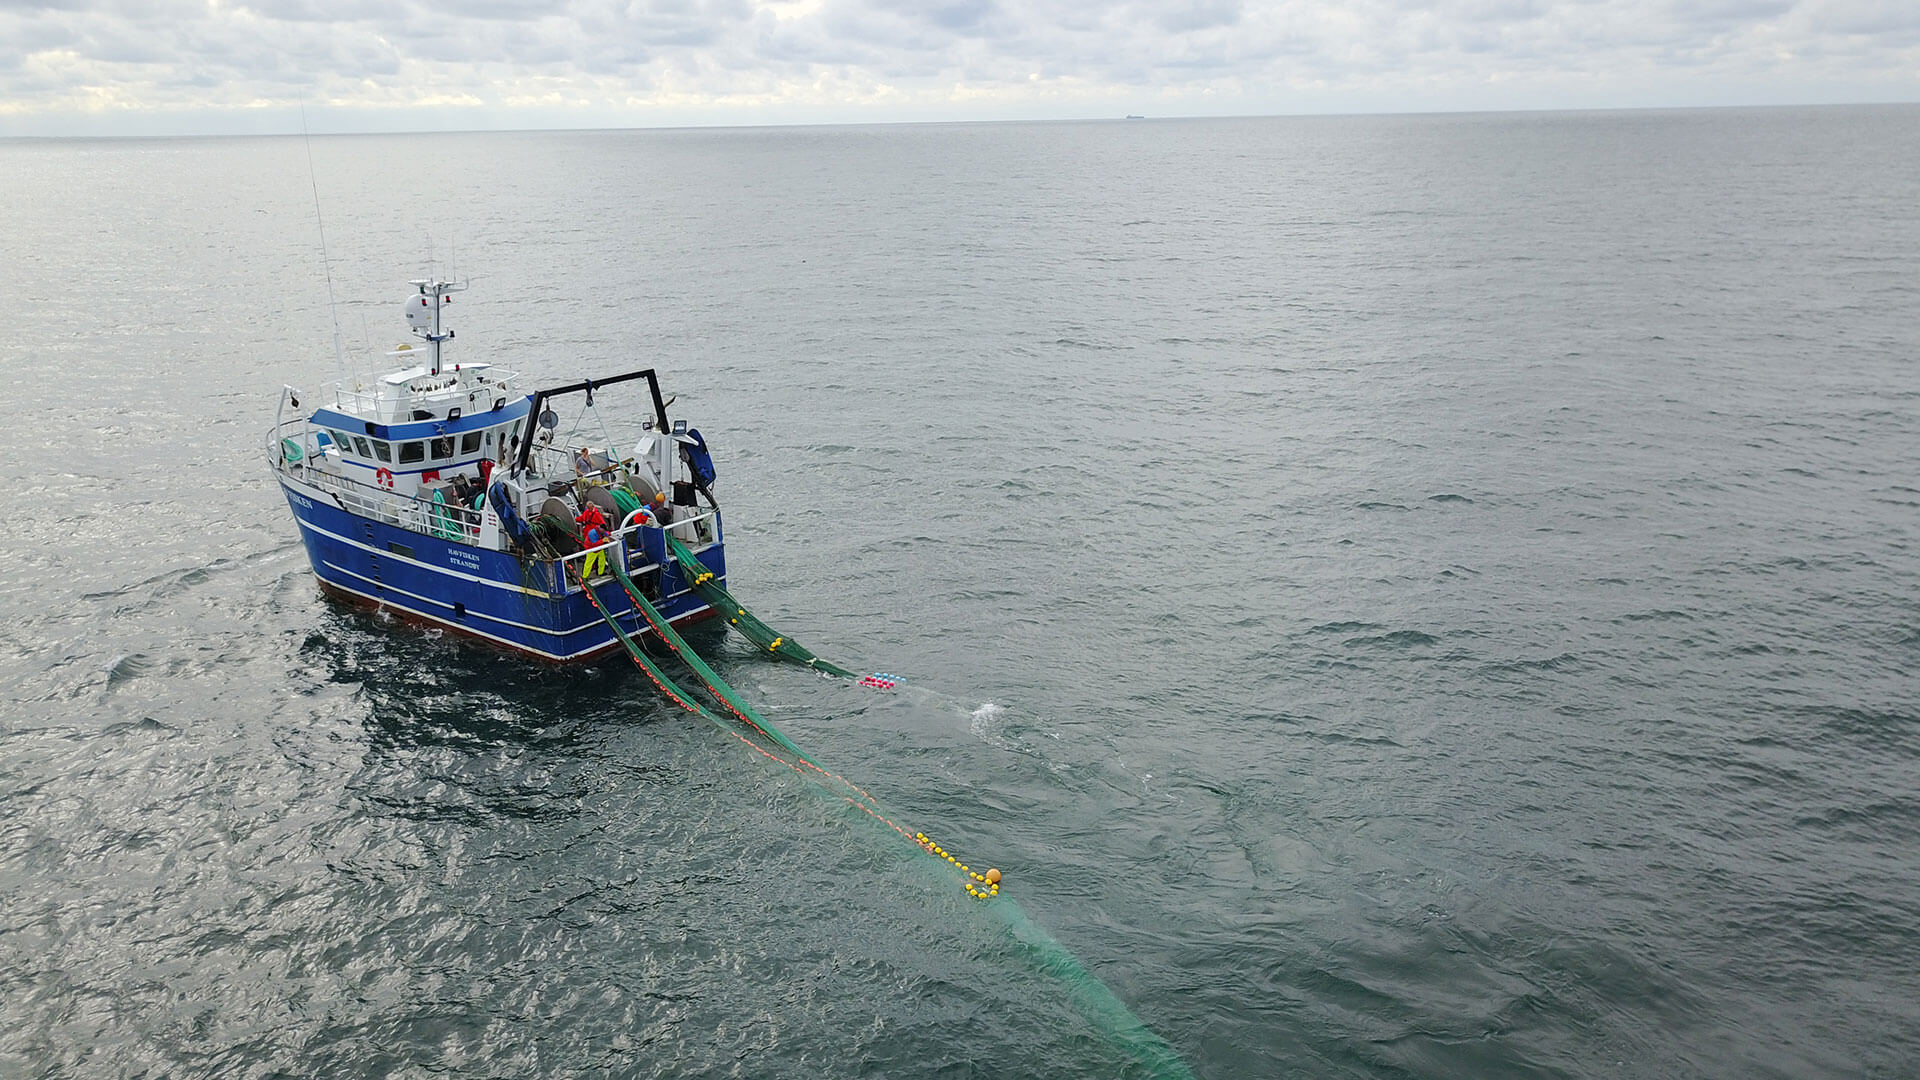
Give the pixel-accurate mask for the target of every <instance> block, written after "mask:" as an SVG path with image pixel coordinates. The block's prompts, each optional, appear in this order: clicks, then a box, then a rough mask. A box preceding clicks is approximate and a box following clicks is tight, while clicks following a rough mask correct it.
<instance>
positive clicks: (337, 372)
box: [300, 101, 347, 382]
mask: <svg viewBox="0 0 1920 1080" xmlns="http://www.w3.org/2000/svg"><path fill="white" fill-rule="evenodd" d="M300 139H301V141H302V142H304V143H305V144H306V147H307V184H308V186H309V187H311V188H313V222H314V224H315V225H317V226H318V227H319V229H320V265H321V266H322V267H323V268H324V269H325V270H326V272H327V316H328V317H329V318H331V319H332V320H333V367H334V377H335V378H338V379H339V380H340V381H341V382H345V381H346V379H347V354H346V352H345V351H343V350H342V349H341V348H340V308H339V306H338V305H336V304H335V303H334V300H333V260H332V259H329V258H328V257H327V222H326V219H325V218H323V217H321V216H320V181H319V180H318V179H317V178H316V177H315V176H314V171H313V136H312V135H311V134H309V133H308V132H307V103H306V102H304V101H303V102H301V103H300Z"/></svg>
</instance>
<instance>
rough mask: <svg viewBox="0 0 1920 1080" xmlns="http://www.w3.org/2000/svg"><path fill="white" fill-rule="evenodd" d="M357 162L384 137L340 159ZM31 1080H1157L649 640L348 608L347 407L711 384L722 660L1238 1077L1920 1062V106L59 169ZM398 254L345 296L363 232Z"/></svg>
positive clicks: (42, 468)
mask: <svg viewBox="0 0 1920 1080" xmlns="http://www.w3.org/2000/svg"><path fill="white" fill-rule="evenodd" d="M309 161H311V164H310V163H309ZM0 190H4V191H5V192H6V195H5V196H4V199H3V200H0V206H4V210H5V213H4V220H5V227H4V229H0V314H4V316H5V325H6V332H5V334H4V336H0V357H4V361H5V366H6V372H7V376H8V378H7V382H6V389H5V391H4V393H0V462H4V464H5V467H6V468H7V469H8V471H9V473H10V475H11V476H12V477H13V480H12V481H11V492H12V496H11V502H12V505H13V506H14V508H15V509H14V511H13V517H12V518H11V519H10V527H9V528H8V529H6V530H5V531H4V532H3V533H0V912H3V913H4V919H3V920H0V1074H4V1075H7V1076H23V1077H27V1076H32V1077H41V1076H44V1077H160V1076H166V1077H184V1076H206V1077H216V1076H217V1077H263V1078H264V1077H283V1076H393V1077H422V1076H430V1075H432V1076H461V1077H481V1076H501V1077H536V1076H537V1077H575V1076H581V1077H584V1076H634V1077H646V1076H675V1077H679V1076H694V1077H697V1076H751V1077H786V1076H793V1077H800V1076H806V1077H819V1076H829V1077H832V1076H874V1077H931V1076H940V1077H961V1076H980V1077H1000V1076H1073V1077H1108V1076H1122V1075H1131V1074H1137V1073H1138V1072H1140V1071H1141V1070H1140V1066H1138V1065H1137V1064H1135V1063H1131V1062H1130V1061H1129V1059H1128V1058H1127V1056H1126V1055H1125V1053H1124V1052H1123V1051H1122V1050H1121V1049H1119V1048H1117V1047H1116V1046H1114V1045H1113V1044H1112V1043H1111V1042H1110V1041H1108V1040H1106V1039H1105V1038H1104V1037H1103V1036H1102V1033H1101V1031H1100V1030H1099V1028H1098V1026H1097V1025H1096V1024H1094V1023H1093V1022H1091V1021H1089V1020H1088V1019H1087V1018H1086V1017H1084V1016H1082V1015H1081V1014H1080V1013H1079V1012H1078V1011H1077V1010H1076V1009H1075V1007H1074V1003H1073V1001H1072V1000H1071V999H1070V996H1069V995H1068V994H1067V993H1066V992H1064V990H1063V988H1062V987H1061V985H1060V984H1059V983H1058V982H1056V981H1054V980H1053V979H1051V978H1049V977H1048V976H1047V975H1046V974H1045V973H1044V972H1041V971H1037V970H1035V969H1034V967H1033V966H1032V965H1031V964H1030V963H1029V962H1028V961H1027V960H1026V959H1025V957H1024V955H1023V954H1022V953H1021V952H1020V951H1019V950H1018V949H1017V948H1016V947H1014V945H1013V944H1012V942H1011V941H1010V940H1009V938H1008V936H1007V934H1006V933H1005V931H1004V928H1003V927H1002V926H1001V925H1000V923H998V922H997V921H996V920H994V919H993V918H991V917H990V916H989V914H988V913H987V912H986V911H985V910H983V909H982V908H981V907H980V906H979V905H978V904H976V903H974V902H973V901H971V900H969V899H968V898H967V897H966V896H965V895H964V894H963V893H961V892H960V891H959V889H958V888H957V887H955V886H954V885H953V883H952V881H951V879H949V878H946V877H943V876H941V875H940V874H938V873H934V872H930V871H929V870H928V868H927V866H926V864H925V863H924V861H920V860H918V859H916V857H915V856H914V855H913V852H912V850H911V849H910V848H907V847H906V846H905V845H903V844H901V843H900V842H899V840H898V839H897V838H894V837H891V836H890V835H889V834H886V833H884V832H882V831H879V830H876V829H874V828H872V827H871V825H870V824H869V823H868V822H866V821H865V820H864V819H863V818H862V817H861V815H858V814H857V813H855V812H853V811H851V810H849V809H848V808H846V807H845V806H844V805H841V804H838V803H836V802H834V801H833V800H831V799H829V798H825V797H823V796H822V795H821V794H820V793H819V792H818V791H816V790H815V789H812V788H810V787H809V786H808V785H807V784H806V783H804V782H803V781H801V780H799V779H798V778H796V777H794V776H793V775H792V774H790V773H787V772H786V771H785V770H783V769H780V768H779V767H778V766H777V765H773V764H771V763H769V762H767V761H765V760H764V759H761V758H759V757H758V756H757V755H754V754H752V753H751V752H749V751H747V750H746V749H745V748H744V747H742V746H741V745H740V744H739V743H737V742H735V741H734V740H732V739H729V738H727V737H726V736H724V735H723V734H721V733H719V732H717V731H716V730H714V729H713V728H712V727H710V726H708V725H706V724H704V723H701V722H699V721H698V720H695V719H693V718H691V717H689V716H687V715H686V714H684V713H681V712H678V711H677V710H675V709H673V708H672V707H671V706H669V705H668V704H666V703H665V702H664V701H662V700H661V699H660V698H659V697H658V696H657V695H656V694H654V693H653V692H652V690H651V687H650V686H649V684H648V683H647V682H646V681H645V679H644V678H643V677H641V676H640V675H639V674H638V673H637V672H635V671H633V670H632V669H631V668H630V667H628V666H625V665H624V664H622V663H615V662H611V661H610V662H607V663H605V664H602V665H599V666H595V667H592V668H587V669H576V670H566V671H557V670H551V669H546V668H541V667H537V666H531V665H528V664H524V663H521V662H519V661H516V660H512V659H508V658H505V657H502V656H499V655H496V654H493V653H490V652H487V651H484V650H481V649H477V648H474V647H471V646H468V645H463V644H459V643H456V642H454V641H451V640H446V639H441V638H438V637H436V636H434V635H431V634H425V633H422V632H419V631H417V630H412V629H408V628H405V627H401V626H396V625H393V624H391V623H390V622H388V621H386V620H383V619H382V618H380V617H378V616H372V615H367V614H363V613H355V612H351V611H347V610H343V609H340V608H338V607H336V606H334V605H332V604H330V603H329V602H327V601H326V600H324V599H323V598H322V597H321V596H320V595H319V593H318V590H317V588H316V586H315V584H314V581H313V578H312V576H311V574H310V572H309V571H308V568H307V566H306V562H305V556H304V553H303V551H302V549H301V547H300V545H299V543H298V540H297V537H296V534H295V529H294V526H293V524H292V521H291V519H290V518H289V516H288V514H287V512H286V507H285V505H284V502H283V500H282V499H281V497H280V495H279V494H278V492H277V491H276V490H275V486H274V484H273V482H272V480H271V478H270V476H269V474H268V472H267V469H266V467H265V463H264V450H263V448H262V439H263V433H264V430H265V428H266V426H267V424H268V423H269V422H270V420H271V418H272V417H271V410H272V408H273V402H274V399H275V395H276V394H277V392H278V390H279V388H280V387H281V385H282V384H291V385H294V386H298V387H305V388H312V387H314V386H315V385H317V384H318V383H319V382H321V381H323V380H325V379H329V378H331V377H333V374H334V369H335V366H336V362H335V359H334V356H333V349H332V345H331V338H332V335H333V332H334V331H333V327H334V325H335V316H332V315H330V313H329V312H330V305H329V302H328V293H329V283H328V280H327V275H328V272H329V271H330V274H331V279H332V280H331V290H332V293H333V295H334V297H335V298H336V302H335V304H334V305H332V310H333V311H336V312H337V322H338V325H339V328H340V332H341V335H342V338H343V339H344V341H345V344H346V350H347V352H348V353H349V356H348V359H347V362H348V364H349V365H351V366H354V367H360V366H371V365H370V364H369V363H368V362H367V361H366V360H365V354H366V353H367V352H368V351H369V350H371V351H372V352H373V353H375V354H377V353H378V352H380V351H381V350H383V349H384V348H387V347H391V345H392V344H394V343H396V342H398V341H400V340H402V339H403V336H404V335H403V332H402V324H401V321H400V309H399V304H398V301H399V300H400V298H401V296H402V295H403V290H404V288H405V286H404V282H405V280H406V279H408V278H410V277H415V276H418V275H419V274H420V273H421V272H422V271H423V270H424V269H426V268H427V266H428V265H429V263H430V262H431V264H432V265H433V266H435V267H436V268H438V269H440V270H442V271H448V270H451V271H454V272H456V273H458V274H459V275H460V276H463V277H465V276H470V277H471V278H472V289H471V290H470V291H469V292H467V293H465V294H462V295H461V296H460V297H459V299H458V301H457V303H456V306H455V308H454V310H453V314H454V317H455V322H454V325H455V326H456V327H457V329H458V333H459V338H458V340H457V341H456V342H455V343H454V346H453V347H454V348H455V349H456V351H457V352H458V354H459V355H460V356H462V357H465V358H468V359H472V360H489V361H493V362H495V363H498V364H501V365H503V366H506V367H510V368H514V369H517V370H520V371H522V372H524V373H526V375H527V376H528V377H529V380H530V381H532V382H540V381H547V380H561V379H572V378H575V377H578V376H580V375H583V374H595V373H610V372H612V371H616V370H626V369H627V368H631V367H634V366H645V365H653V366H657V367H658V368H659V369H660V370H661V371H662V372H663V374H664V378H665V383H666V386H667V389H668V391H669V392H670V393H673V394H677V395H678V403H677V405H676V407H675V409H674V412H675V414H676V415H684V416H687V417H689V418H691V419H693V421H694V422H695V423H696V424H697V425H698V426H699V427H701V428H702V430H703V431H705V432H707V433H708V435H709V437H710V439H711V441H712V443H713V445H714V448H715V456H716V459H717V463H718V466H719V469H720V474H721V480H720V484H719V487H718V494H719V495H720V496H721V499H722V502H723V505H724V506H725V508H726V511H727V523H728V526H729V541H730V543H729V547H730V552H729V554H730V556H731V558H730V564H731V569H732V583H733V587H734V589H735V591H736V592H737V593H738V594H739V595H740V596H741V597H742V598H743V599H745V600H746V601H747V602H748V603H750V604H752V605H754V606H755V608H756V610H758V611H759V612H760V613H761V614H762V616H763V617H765V618H766V619H767V620H768V621H769V622H770V623H772V624H773V625H775V626H776V627H779V628H781V629H782V630H784V631H787V632H789V633H790V634H792V635H793V636H795V637H797V638H798V639H800V640H801V641H804V642H806V643H807V644H808V645H809V646H810V647H812V648H813V649H814V650H815V651H817V652H819V653H820V654H822V655H823V656H826V657H829V658H831V659H834V660H836V661H839V662H841V663H844V664H846V665H848V666H850V667H856V668H860V669H862V670H874V669H879V670H885V671H889V672H893V673H896V674H899V675H902V676H904V677H905V678H906V680H907V684H906V688H905V689H904V690H903V691H901V692H899V693H895V694H879V693H875V692H872V691H867V690H860V689H858V688H854V687H850V686H846V685H842V684H838V683H833V682H829V681H825V680H821V679H818V678H815V677H813V676H811V675H810V674H808V673H806V672H802V671H797V670H795V669H790V668H783V667H774V666H771V665H768V664H766V663H764V662H762V661H760V660H759V659H758V658H757V657H756V656H754V655H753V654H752V653H751V652H750V651H749V650H748V649H747V648H746V647H745V646H744V645H743V644H742V643H740V642H739V641H738V640H730V639H728V638H727V637H726V636H725V634H724V633H723V632H722V631H721V630H719V629H717V628H710V629H707V630H705V631H703V632H701V633H699V634H696V635H695V640H696V642H697V643H698V644H699V645H701V647H702V648H703V649H705V650H706V651H708V652H709V654H711V655H713V656H714V657H715V663H716V666H717V667H718V668H719V669H720V670H721V672H722V673H723V674H724V675H725V676H726V677H727V678H728V679H729V680H731V681H733V682H734V683H735V685H736V686H739V687H740V688H741V689H742V690H743V691H744V692H745V693H746V694H747V695H748V696H749V697H750V698H751V699H752V700H754V701H755V702H757V703H759V704H760V706H761V707H762V709H763V710H764V711H765V712H766V713H767V714H768V715H769V716H770V717H771V718H772V719H773V721H774V722H775V723H777V724H779V725H781V726H782V727H783V729H784V730H785V731H786V732H787V733H788V734H789V735H790V736H792V737H793V738H794V739H795V740H796V741H797V742H799V743H800V744H801V745H802V746H804V747H806V748H807V749H808V750H809V751H810V752H811V753H812V754H813V755H814V756H815V757H817V758H819V759H820V760H821V761H823V762H824V763H826V764H828V765H829V766H831V767H833V768H835V769H837V770H839V771H840V772H842V773H844V774H845V775H847V776H848V777H850V778H853V779H855V780H858V781H860V782H861V783H862V784H864V785H865V786H866V787H867V788H868V789H869V790H871V791H873V792H874V793H875V794H876V795H877V796H878V797H879V798H881V799H882V800H883V801H885V802H886V803H887V804H888V805H889V806H891V807H893V808H894V809H895V810H896V811H897V812H898V813H899V814H900V815H901V817H902V819H903V820H904V821H905V822H906V823H909V824H910V827H912V828H917V829H922V830H924V831H926V832H927V833H929V834H931V835H933V836H934V837H935V838H936V839H938V840H939V841H940V842H941V843H943V844H944V845H945V846H947V847H948V848H950V849H952V850H954V851H956V852H958V853H960V854H961V855H962V857H964V858H966V859H968V860H969V861H971V862H972V863H973V864H975V865H976V866H978V865H982V864H986V865H993V866H997V867H999V868H1001V869H1003V870H1004V871H1005V873H1006V875H1007V877H1006V890H1007V892H1006V895H1008V896H1010V897H1012V898H1015V899H1016V900H1017V901H1018V903H1019V905H1020V906H1021V908H1022V910H1024V911H1025V912H1026V914H1027V915H1028V916H1030V917H1031V918H1032V919H1033V920H1034V921H1035V922H1036V923H1038V924H1039V925H1041V926H1044V927H1046V928H1047V930H1048V931H1049V932H1051V933H1052V934H1053V935H1054V936H1055V937H1056V938H1057V939H1059V941H1060V942H1061V943H1062V944H1063V945H1065V946H1066V947H1067V948H1069V949H1071V950H1072V951H1073V952H1074V953H1075V954H1077V955H1078V956H1079V958H1080V960H1081V962H1082V963H1084V964H1085V965H1086V967H1087V968H1088V969H1089V970H1091V971H1092V972H1094V973H1095V974H1096V975H1098V976H1099V977H1100V978H1101V979H1103V980H1104V981H1105V982H1106V983H1107V984H1108V985H1109V986H1111V987H1112V988H1113V990H1114V992H1115V993H1116V994H1117V995H1118V996H1119V997H1120V998H1121V999H1122V1000H1123V1001H1125V1002H1126V1003H1127V1005H1128V1006H1129V1007H1130V1008H1131V1009H1132V1010H1133V1011H1134V1012H1135V1013H1137V1014H1138V1015H1139V1017H1140V1018H1141V1019H1142V1020H1143V1021H1144V1022H1146V1023H1147V1024H1148V1025H1150V1026H1151V1027H1152V1028H1153V1029H1154V1030H1155V1031H1156V1032H1158V1033H1159V1034H1160V1035H1161V1036H1162V1037H1163V1038H1164V1039H1166V1040H1167V1042H1168V1043H1169V1044H1171V1045H1172V1046H1173V1047H1174V1048H1175V1049H1177V1050H1178V1051H1179V1052H1180V1053H1181V1055H1182V1056H1183V1057H1184V1058H1185V1060H1186V1061H1187V1063H1188V1064H1189V1065H1190V1066H1191V1068H1192V1070H1193V1072H1194V1073H1195V1074H1196V1075H1198V1076H1202V1077H1266V1076H1300V1077H1421V1078H1428V1077H1431V1078H1488V1077H1621V1076H1648V1077H1652V1076H1659V1077H1729V1078H1731V1077H1741V1078H1746V1077H1861V1076H1866V1077H1903V1076H1911V1075H1913V1074H1914V1073H1915V1071H1916V1069H1920V1004H1916V1003H1917V1002H1920V856H1917V855H1916V854H1915V851H1916V847H1915V841H1916V839H1920V794H1917V791H1920V700H1917V699H1920V693H1916V691H1920V682H1917V681H1916V678H1915V674H1914V672H1915V670H1916V668H1920V551H1917V550H1916V546H1915V545H1916V534H1917V531H1920V528H1917V527H1920V367H1917V364H1920V361H1917V360H1916V353H1917V352H1920V108H1916V107H1883V108H1845V109H1813V110H1793V109H1774V110H1753V111H1749V110H1715V111H1681V112H1633V113H1586V114H1529V115H1483V116H1420V117H1366V118H1353V117H1344V118H1320V119H1247V120H1207V121H1135V122H1126V123H1121V122H1113V123H1080V124H997V125H940V126H887V127H848V128H798V129H768V130H697V131H608V132H567V133H545V134H542V133H522V134H486V135H423V136H411V137H325V138H314V139H313V140H312V141H311V144H310V146H309V145H308V144H306V143H304V142H303V141H302V140H301V139H300V138H299V137H298V136H293V137H288V138H263V139H218V140H152V141H144V140H127V141H0ZM316 196H317V202H318V204H319V208H320V210H321V213H322V216H323V218H324V223H325V236H326V243H327V254H328V256H329V259H328V260H327V261H325V262H323V260H322V257H321V250H320V241H319V235H318V233H319V231H318V229H317V228H316V221H315V203H316Z"/></svg>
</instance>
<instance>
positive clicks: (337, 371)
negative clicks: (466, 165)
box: [300, 101, 439, 382]
mask: <svg viewBox="0 0 1920 1080" xmlns="http://www.w3.org/2000/svg"><path fill="white" fill-rule="evenodd" d="M300 139H301V141H302V142H304V143H305V144H306V147H307V184H308V186H309V187H311V188H312V189H313V222H314V224H315V225H316V226H318V227H319V229H320V265H321V268H322V269H324V270H325V271H326V274H327V316H328V317H329V318H331V319H332V320H333V369H334V376H335V377H336V378H338V379H339V380H340V381H341V382H345V381H346V378H347V354H346V351H345V350H344V349H342V348H341V347H340V308H339V305H337V304H335V303H334V300H333V260H332V259H330V258H328V257H327V222H326V219H325V218H323V217H322V216H321V215H320V181H319V180H318V179H316V178H315V176H314V171H313V136H312V135H310V134H308V133H307V104H306V102H304V101H303V102H301V103H300ZM434 349H435V350H436V352H435V355H438V349H439V346H438V345H435V346H434Z"/></svg>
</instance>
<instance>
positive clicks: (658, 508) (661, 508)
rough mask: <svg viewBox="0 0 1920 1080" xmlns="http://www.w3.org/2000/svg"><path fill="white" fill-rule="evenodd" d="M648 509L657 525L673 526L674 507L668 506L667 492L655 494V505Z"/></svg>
mask: <svg viewBox="0 0 1920 1080" xmlns="http://www.w3.org/2000/svg"><path fill="white" fill-rule="evenodd" d="M647 509H648V510H651V511H652V512H653V520H654V521H655V522H656V523H657V524H659V525H662V526H666V525H671V524H673V507H671V506H669V505H667V493H666V492H664V491H656V492H654V493H653V505H652V506H649V507H647Z"/></svg>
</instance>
